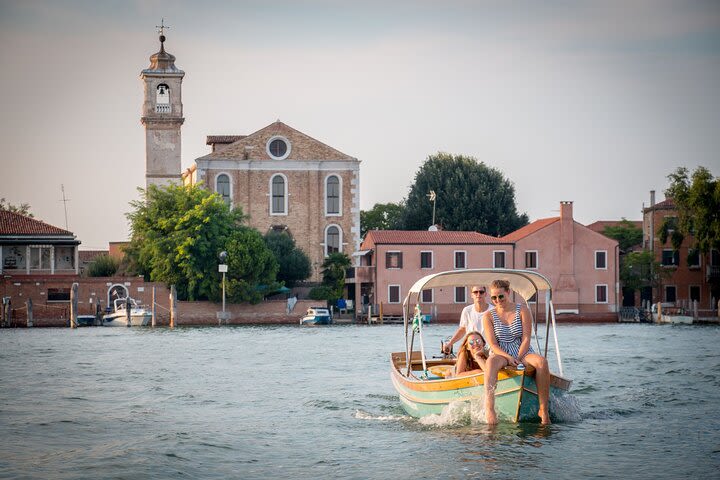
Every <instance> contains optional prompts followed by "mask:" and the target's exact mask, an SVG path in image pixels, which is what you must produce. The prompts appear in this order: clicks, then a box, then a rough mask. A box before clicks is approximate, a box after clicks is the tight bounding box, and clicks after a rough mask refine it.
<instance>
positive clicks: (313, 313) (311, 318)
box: [300, 307, 332, 325]
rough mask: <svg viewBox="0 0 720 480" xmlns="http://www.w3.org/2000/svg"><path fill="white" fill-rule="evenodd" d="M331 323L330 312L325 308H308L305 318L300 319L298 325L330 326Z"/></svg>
mask: <svg viewBox="0 0 720 480" xmlns="http://www.w3.org/2000/svg"><path fill="white" fill-rule="evenodd" d="M331 323H332V317H331V316H330V310H328V309H327V308H325V307H310V308H308V309H307V313H306V314H305V316H304V317H302V318H301V319H300V325H330V324H331Z"/></svg>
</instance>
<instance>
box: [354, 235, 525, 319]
mask: <svg viewBox="0 0 720 480" xmlns="http://www.w3.org/2000/svg"><path fill="white" fill-rule="evenodd" d="M512 249H513V244H512V243H511V242H507V241H504V240H503V239H498V238H496V237H491V236H489V235H484V234H482V233H477V232H452V231H425V230H411V231H405V230H371V231H369V232H367V234H366V235H365V239H364V241H363V243H362V246H361V249H360V251H359V252H357V253H356V256H359V257H360V262H359V266H356V267H355V268H354V275H353V278H350V279H348V280H347V283H348V288H349V289H350V291H349V292H348V294H349V297H350V298H351V299H354V300H355V301H356V305H358V306H359V307H360V308H362V306H363V304H365V305H367V304H373V305H376V306H377V307H375V308H376V310H375V312H374V313H378V311H379V308H380V307H379V306H380V304H382V309H383V315H402V303H403V300H404V299H405V296H406V295H407V293H408V290H409V289H410V287H411V286H412V285H413V284H414V283H415V282H416V281H417V280H419V279H420V278H422V277H424V276H425V275H430V274H432V273H439V272H443V271H446V270H465V269H468V268H490V267H496V268H513V266H512ZM468 287H470V285H465V286H458V287H456V288H453V289H442V288H441V289H430V290H425V291H423V293H422V295H421V298H420V301H421V304H423V305H421V306H422V307H423V310H424V311H426V312H427V313H431V314H432V315H433V316H434V317H436V318H439V319H441V320H447V321H449V320H458V319H459V318H460V312H461V310H462V309H463V307H465V306H466V305H468V304H469V303H471V302H472V300H471V299H470V291H469V289H468Z"/></svg>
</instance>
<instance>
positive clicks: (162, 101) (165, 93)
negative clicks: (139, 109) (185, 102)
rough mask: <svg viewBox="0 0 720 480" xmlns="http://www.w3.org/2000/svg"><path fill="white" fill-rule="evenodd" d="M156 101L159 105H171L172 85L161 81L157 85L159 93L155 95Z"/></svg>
mask: <svg viewBox="0 0 720 480" xmlns="http://www.w3.org/2000/svg"><path fill="white" fill-rule="evenodd" d="M155 103H157V104H158V105H169V104H170V87H168V86H167V85H166V84H164V83H161V84H160V85H158V86H157V93H156V95H155Z"/></svg>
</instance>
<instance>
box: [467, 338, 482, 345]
mask: <svg viewBox="0 0 720 480" xmlns="http://www.w3.org/2000/svg"><path fill="white" fill-rule="evenodd" d="M484 343H485V342H483V340H482V338H478V339H476V340H473V339H472V338H471V339H470V340H468V344H469V345H470V346H471V347H474V346H475V345H477V346H478V347H482V346H483V344H484Z"/></svg>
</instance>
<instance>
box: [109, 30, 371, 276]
mask: <svg viewBox="0 0 720 480" xmlns="http://www.w3.org/2000/svg"><path fill="white" fill-rule="evenodd" d="M164 42H165V36H164V35H162V34H161V35H160V51H159V52H157V53H155V54H153V55H152V56H151V57H150V66H149V67H148V68H146V69H144V70H143V71H142V72H141V74H140V77H141V78H142V80H143V84H144V103H143V109H142V118H141V121H142V124H143V125H144V126H145V145H146V172H145V177H146V187H149V186H150V185H167V184H181V183H183V184H186V185H194V184H196V183H198V182H202V185H204V186H205V187H206V188H209V189H211V190H212V191H215V192H217V193H219V194H220V195H221V196H222V197H223V199H224V200H225V201H226V202H227V203H228V204H229V205H231V206H232V207H240V208H242V211H243V213H244V214H245V215H247V216H248V218H247V224H248V225H249V226H250V227H252V228H255V229H256V230H258V231H260V232H261V233H263V234H264V233H266V232H268V231H270V230H279V231H287V232H288V233H290V234H291V235H292V236H293V238H294V239H295V243H296V244H297V246H298V247H299V248H300V249H302V250H303V251H304V252H305V253H306V254H307V255H308V257H310V260H311V263H312V267H313V268H312V275H311V280H314V281H318V280H320V270H321V267H320V266H321V265H322V263H323V261H324V259H325V257H326V256H327V255H329V254H330V253H333V252H344V253H347V254H348V255H349V254H351V253H352V252H354V251H355V250H357V249H358V248H359V246H360V194H359V181H360V161H359V160H358V159H357V158H354V157H351V156H349V155H346V154H344V153H342V152H340V151H339V150H336V149H335V148H332V147H330V146H328V145H326V144H324V143H322V142H320V141H318V140H315V139H314V138H312V137H310V136H308V135H306V134H304V133H302V132H299V131H297V130H295V129H293V128H291V127H289V126H288V125H285V124H284V123H282V122H280V121H277V122H275V123H272V124H270V125H268V126H266V127H265V128H262V129H260V130H258V131H257V132H255V133H251V134H250V135H211V136H208V137H207V142H206V143H207V144H208V145H210V146H211V149H212V150H211V152H210V153H209V154H208V155H205V156H203V157H200V158H198V159H196V160H195V164H194V165H193V166H192V167H190V168H188V169H186V170H185V171H184V172H182V174H181V156H180V150H181V136H180V127H181V126H182V124H183V122H184V121H185V119H184V117H183V104H182V80H183V77H184V76H185V72H183V71H182V70H180V69H178V68H177V67H176V66H175V57H174V56H173V55H171V54H169V53H167V52H166V51H165V47H164V44H165V43H164ZM110 250H111V251H110V255H111V256H116V255H117V254H118V253H119V252H120V251H118V250H116V251H113V248H112V245H111V249H110Z"/></svg>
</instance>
